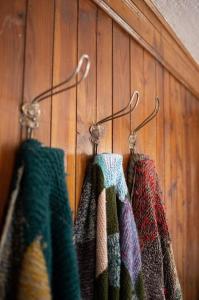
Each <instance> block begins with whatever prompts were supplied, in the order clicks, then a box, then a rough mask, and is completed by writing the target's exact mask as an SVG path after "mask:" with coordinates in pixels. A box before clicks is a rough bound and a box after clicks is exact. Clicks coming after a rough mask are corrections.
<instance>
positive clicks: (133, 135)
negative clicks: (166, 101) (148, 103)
mask: <svg viewBox="0 0 199 300" xmlns="http://www.w3.org/2000/svg"><path fill="white" fill-rule="evenodd" d="M159 110H160V99H159V98H158V97H156V98H155V108H154V110H153V111H152V113H150V115H149V116H148V117H146V119H144V121H142V122H141V123H140V124H139V125H138V126H137V127H136V128H135V129H134V130H133V131H132V132H131V134H130V135H129V149H130V151H131V152H133V153H135V151H136V138H137V132H138V131H139V130H140V129H141V128H142V127H144V126H145V125H146V124H147V123H149V122H150V121H151V120H152V119H154V118H155V117H156V116H157V114H158V112H159Z"/></svg>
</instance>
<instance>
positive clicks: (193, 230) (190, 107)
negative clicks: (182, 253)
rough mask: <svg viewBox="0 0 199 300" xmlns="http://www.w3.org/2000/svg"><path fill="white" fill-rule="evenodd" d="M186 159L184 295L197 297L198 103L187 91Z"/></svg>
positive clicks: (198, 278) (198, 221) (198, 283)
mask: <svg viewBox="0 0 199 300" xmlns="http://www.w3.org/2000/svg"><path fill="white" fill-rule="evenodd" d="M186 102H187V105H186V117H187V126H186V161H187V201H188V203H187V205H186V215H187V241H186V242H187V255H186V264H185V269H186V284H187V286H186V297H187V298H185V299H197V297H198V293H199V274H198V267H197V266H198V263H199V257H198V248H199V234H198V226H199V220H198V193H199V186H198V182H199V173H198V169H199V154H198V147H199V142H198V124H199V123H198V122H199V103H198V101H197V100H196V99H195V98H194V97H193V96H192V95H191V93H190V92H187V99H186Z"/></svg>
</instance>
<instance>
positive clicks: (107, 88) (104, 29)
mask: <svg viewBox="0 0 199 300" xmlns="http://www.w3.org/2000/svg"><path fill="white" fill-rule="evenodd" d="M112 26H113V25H112V20H111V18H110V17H108V16H107V15H106V14H105V13H104V12H103V11H102V10H100V9H98V11H97V120H98V121H99V120H101V119H103V118H104V117H106V116H109V115H111V114H112V68H113V65H112V55H113V49H112V43H113V41H112ZM104 128H105V132H104V136H103V138H102V139H101V142H100V144H99V147H98V151H99V152H111V151H112V121H110V122H108V123H106V124H105V125H104Z"/></svg>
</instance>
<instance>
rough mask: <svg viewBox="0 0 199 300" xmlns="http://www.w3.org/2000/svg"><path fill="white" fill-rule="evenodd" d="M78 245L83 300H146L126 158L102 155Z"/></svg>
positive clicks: (85, 192) (90, 181)
mask: <svg viewBox="0 0 199 300" xmlns="http://www.w3.org/2000/svg"><path fill="white" fill-rule="evenodd" d="M75 239H76V246H77V253H78V260H79V270H80V284H81V293H82V299H84V300H90V299H100V300H104V299H113V300H117V299H124V300H128V299H129V300H132V299H143V285H142V275H141V257H140V248H139V241H138V236H137V231H136V226H135V221H134V217H133V213H132V208H131V204H130V202H129V197H128V190H127V185H126V182H125V178H124V173H123V167H122V157H121V156H120V155H117V154H99V155H97V156H95V158H94V161H92V162H91V163H90V164H89V166H88V170H87V174H86V177H85V182H84V185H83V189H82V195H81V200H80V206H79V210H78V215H77V220H76V225H75Z"/></svg>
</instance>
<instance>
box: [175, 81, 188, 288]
mask: <svg viewBox="0 0 199 300" xmlns="http://www.w3.org/2000/svg"><path fill="white" fill-rule="evenodd" d="M174 101H175V110H176V122H175V131H176V173H177V199H176V221H177V232H176V233H177V236H176V244H177V247H176V248H177V261H178V272H179V278H180V281H181V286H182V290H183V292H184V289H185V286H184V250H185V245H184V242H185V234H184V233H185V229H186V227H185V226H184V224H185V222H186V220H185V210H184V206H185V197H186V191H185V184H184V183H185V182H186V177H185V170H186V169H185V164H186V161H185V125H184V107H185V91H184V88H183V87H182V86H181V85H180V84H179V82H177V81H176V98H175V99H174Z"/></svg>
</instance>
